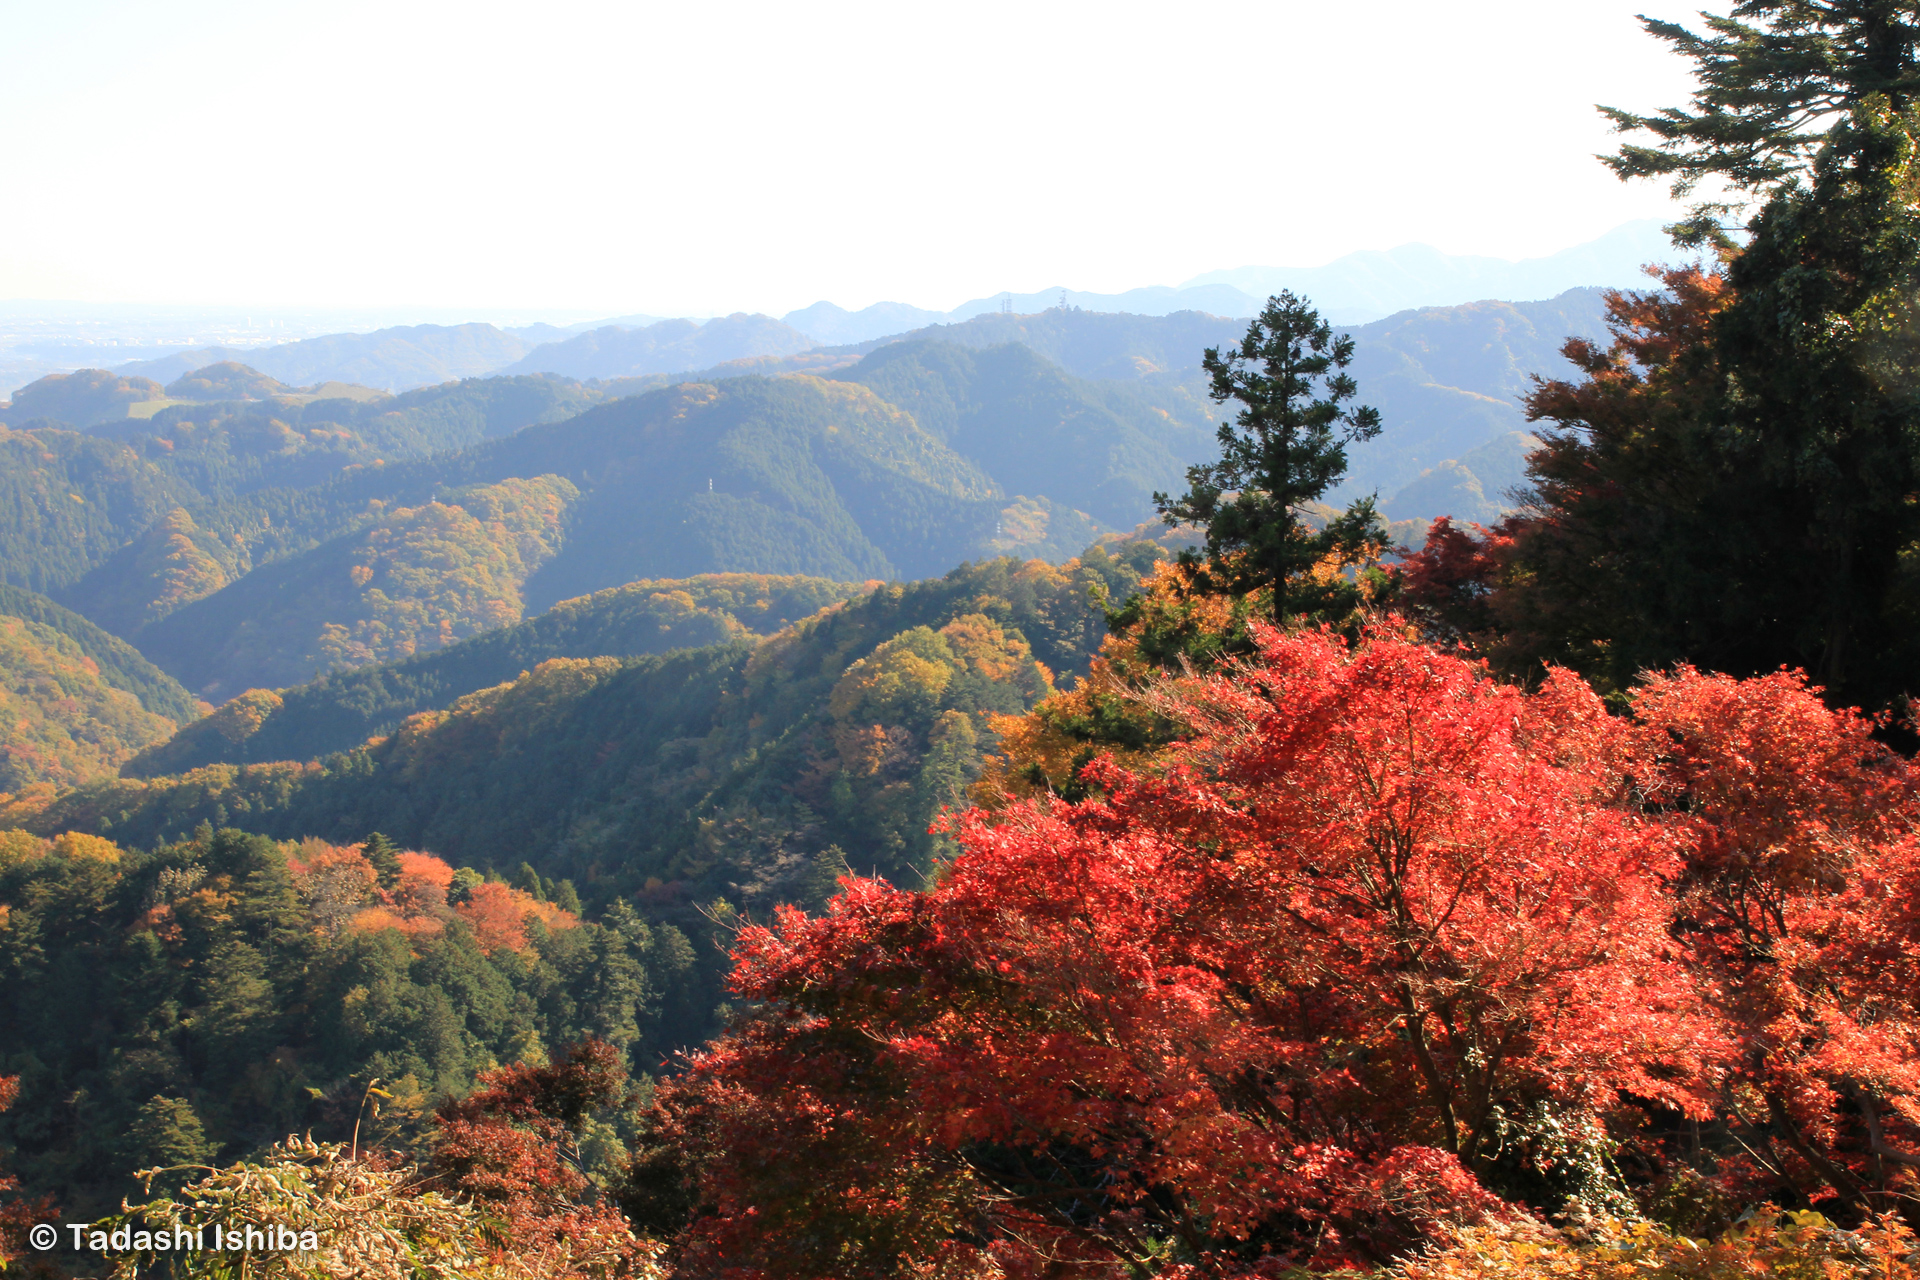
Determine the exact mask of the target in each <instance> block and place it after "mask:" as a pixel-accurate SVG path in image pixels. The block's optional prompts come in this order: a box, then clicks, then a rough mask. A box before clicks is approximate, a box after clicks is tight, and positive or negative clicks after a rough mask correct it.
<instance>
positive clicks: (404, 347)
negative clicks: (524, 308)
mask: <svg viewBox="0 0 1920 1280" xmlns="http://www.w3.org/2000/svg"><path fill="white" fill-rule="evenodd" d="M532 346H533V344H531V343H529V342H527V341H526V340H525V339H523V338H518V337H515V336H514V335H513V334H511V333H507V332H504V331H503V330H500V329H496V328H494V327H493V326H492V325H490V324H459V325H438V324H417V325H401V326H397V327H394V328H390V329H376V330H374V331H373V332H372V333H336V334H330V335H328V336H326V337H321V338H304V339H302V340H301V341H299V342H287V343H282V344H280V345H279V346H273V347H252V348H249V349H247V350H246V351H244V352H239V351H226V350H220V349H211V350H207V351H201V352H194V353H183V354H182V355H178V356H169V357H167V358H165V359H163V360H156V361H136V362H134V363H131V364H127V365H123V366H121V367H120V368H119V369H118V370H116V372H118V373H121V374H123V375H133V374H139V375H144V376H148V377H173V378H177V377H179V376H180V375H181V374H183V373H185V372H187V370H188V369H192V368H198V367H201V366H204V365H207V364H211V363H214V362H216V361H223V360H243V361H244V362H245V363H246V364H247V365H248V366H249V367H251V368H254V369H257V370H259V371H260V372H261V373H264V374H268V375H269V376H271V377H274V378H278V379H279V380H280V381H281V382H284V383H287V384H288V385H291V386H306V385H309V384H311V383H317V382H352V383H358V384H359V385H361V386H367V387H377V388H380V389H381V390H385V391H404V390H408V389H410V388H413V387H425V386H432V385H435V384H437V383H442V382H451V381H454V380H456V379H460V378H473V377H482V376H484V375H486V374H489V373H495V372H498V371H499V370H500V369H502V368H504V367H505V366H507V365H509V364H512V363H513V362H514V361H515V360H518V359H519V358H520V357H521V356H523V355H525V354H526V353H527V352H528V351H530V350H531V349H532ZM183 362H185V363H183Z"/></svg>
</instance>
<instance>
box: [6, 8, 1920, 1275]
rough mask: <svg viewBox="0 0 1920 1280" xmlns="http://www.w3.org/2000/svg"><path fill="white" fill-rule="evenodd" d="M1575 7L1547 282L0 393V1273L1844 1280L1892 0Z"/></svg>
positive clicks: (1917, 1027)
mask: <svg viewBox="0 0 1920 1280" xmlns="http://www.w3.org/2000/svg"><path fill="white" fill-rule="evenodd" d="M1644 22H1645V26H1646V29H1647V33H1648V35H1649V36H1650V38H1652V39H1653V40H1655V41H1657V42H1661V43H1663V44H1664V45H1665V46H1666V47H1667V48H1668V49H1669V50H1670V52H1671V54H1672V55H1673V57H1674V58H1675V59H1677V60H1678V62H1679V63H1680V64H1682V65H1684V66H1686V67H1687V68H1689V69H1690V70H1691V73H1692V75H1693V92H1692V94H1691V96H1690V97H1689V98H1688V99H1687V100H1686V101H1685V102H1683V103H1679V104H1676V105H1673V106H1671V107H1669V108H1667V109H1665V110H1662V111H1658V112H1656V113H1655V114H1652V115H1637V114H1633V113H1629V112H1625V111H1618V110H1612V109H1608V108H1603V110H1606V111H1607V112H1608V115H1609V117H1610V118H1611V121H1612V123H1613V124H1614V125H1615V126H1617V129H1618V132H1619V134H1620V136H1621V138H1622V139H1623V141H1622V142H1621V143H1620V145H1619V149H1618V150H1617V151H1616V152H1614V153H1612V154H1611V155H1609V156H1607V157H1604V158H1603V159H1604V163H1605V164H1606V165H1608V166H1609V167H1610V168H1611V169H1612V170H1613V171H1614V172H1615V173H1616V174H1617V175H1618V177H1619V178H1620V179H1622V180H1623V181H1627V182H1653V183H1660V184H1665V185H1668V186H1670V187H1671V188H1672V189H1673V191H1674V192H1675V193H1676V194H1677V195H1678V196H1680V197H1682V198H1684V199H1686V200H1688V201H1690V202H1691V204H1690V208H1691V210H1692V212H1691V214H1690V215H1689V216H1688V217H1687V218H1686V219H1685V220H1683V221H1680V222H1678V223H1677V224H1675V225H1674V226H1672V227H1670V228H1669V229H1668V231H1669V234H1670V236H1671V239H1672V242H1673V245H1674V253H1673V256H1672V257H1671V258H1670V259H1668V260H1667V261H1666V263H1664V264H1663V265H1657V266H1651V267H1649V268H1648V270H1647V279H1646V282H1645V285H1644V287H1642V288H1639V289H1612V290H1606V291H1597V290H1596V291H1586V292H1583V293H1578V295H1577V296H1576V295H1565V296H1563V298H1562V299H1559V300H1556V303H1555V306H1556V307H1558V308H1559V309H1558V310H1553V309H1548V308H1544V307H1540V306H1536V307H1535V308H1534V309H1533V310H1530V311H1526V312H1524V313H1522V312H1521V311H1519V310H1516V309H1515V307H1514V306H1513V305H1509V304H1502V303H1482V304H1472V305H1470V306H1463V307H1456V308H1447V309H1441V308H1434V309H1430V310H1429V311H1425V312H1420V313H1418V314H1413V313H1409V316H1408V317H1398V316H1396V317H1394V318H1393V321H1392V322H1391V323H1390V324H1382V325H1363V326H1355V325H1336V324H1334V323H1332V322H1330V321H1329V319H1327V318H1326V317H1325V316H1323V314H1322V312H1321V311H1320V310H1319V309H1317V308H1316V306H1315V304H1314V301H1313V300H1312V299H1311V298H1308V297H1303V296H1299V295H1298V294H1296V293H1295V292H1290V291H1282V292H1276V293H1275V294H1274V295H1273V296H1272V297H1270V298H1269V299H1268V300H1267V301H1266V303H1265V305H1264V308H1263V309H1262V310H1261V311H1260V313H1259V314H1258V315H1257V316H1254V317H1252V318H1251V320H1250V321H1249V320H1247V319H1245V318H1244V317H1243V318H1242V319H1237V320H1231V321H1228V320H1222V319H1220V318H1218V317H1213V316H1208V315H1202V314H1200V313H1197V312H1180V313H1176V314H1174V315H1171V316H1165V317H1142V316H1131V315H1096V314H1092V313H1085V312H1079V311H1077V310H1075V309H1073V308H1070V307H1067V306H1065V305H1064V302H1063V304H1062V306H1061V307H1059V308H1057V309H1055V310H1051V311H1047V312H1045V313H1044V314H1038V315H1033V316H1014V315H1012V313H1011V311H1010V310H1009V311H1007V312H1006V313H996V314H994V315H991V316H982V317H978V318H976V319H975V320H972V321H968V322H965V323H956V324H953V325H947V326H940V325H935V326H930V327H928V328H925V329H922V330H917V331H914V332H910V333H905V334H902V335H899V336H898V337H897V338H893V337H890V338H888V339H883V340H875V341H868V342H864V343H861V344H854V345H849V346H845V347H820V346H817V345H807V346H805V347H804V348H803V347H801V346H800V345H799V344H796V343H791V342H787V341H786V340H785V339H784V338H782V337H781V336H780V335H779V334H773V333H772V330H770V329H768V328H767V326H765V325H759V326H758V327H754V326H751V325H747V324H746V320H745V319H743V318H742V317H731V318H729V323H734V322H738V325H737V327H743V328H753V332H754V334H755V335H757V336H755V338H754V341H756V342H760V343H762V344H763V346H764V347H765V349H760V348H755V349H754V350H753V352H752V353H751V354H749V355H746V356H741V357H737V358H733V359H730V360H722V361H716V362H714V363H713V365H712V367H707V368H703V369H699V370H695V371H685V372H678V373H673V374H664V373H653V372H649V373H645V374H638V373H636V374H633V375H631V376H623V377H617V378H603V377H598V376H585V375H584V374H583V375H582V376H574V375H575V374H576V373H581V371H580V370H575V371H574V372H573V373H568V372H565V371H539V370H533V369H531V368H530V367H529V368H522V367H521V366H520V365H517V364H516V365H513V366H512V367H511V368H510V369H507V371H505V372H503V373H501V374H499V375H498V376H486V377H466V378H457V379H454V380H452V381H444V382H440V383H435V384H432V385H425V386H422V387H420V388H417V389H413V390H406V391H403V392H401V393H399V394H392V393H390V392H388V391H386V390H381V389H377V388H373V387H369V386H363V385H359V384H357V383H350V382H345V381H340V380H337V379H331V378H326V379H323V378H320V377H319V376H318V375H316V380H315V381H314V382H313V383H312V385H308V386H294V385H290V384H289V383H286V382H283V381H280V380H279V379H278V378H276V377H270V376H268V375H267V374H266V373H262V372H259V371H257V370H255V369H254V368H252V367H250V366H248V365H246V364H244V363H242V362H241V361H240V360H238V359H232V360H222V361H218V362H212V363H209V364H208V365H206V366H204V367H200V368H197V369H192V370H188V371H185V372H182V373H180V374H179V376H178V377H176V378H175V379H174V380H173V381H171V382H169V383H167V384H165V385H162V384H161V383H160V382H158V381H155V380H151V379H145V378H139V377H134V376H132V375H130V374H128V375H122V374H115V373H111V372H108V371H104V370H91V371H85V372H81V373H71V374H54V375H49V376H47V377H45V378H43V379H41V380H40V381H38V382H35V383H33V384H31V385H29V386H25V387H23V388H22V389H21V390H19V391H18V392H16V393H15V395H14V397H13V400H12V401H11V402H10V404H9V405H0V494H4V499H0V507H4V510H0V564H3V566H4V573H3V574H0V577H4V582H0V711H4V715H3V716H0V724H3V725H4V726H5V734H4V740H3V741H0V1274H5V1275H8V1276H11V1275H16V1274H18V1275H22V1276H40V1277H63V1276H104V1275H111V1276H114V1277H119V1278H124V1280H134V1278H135V1277H141V1276H156V1277H158V1276H166V1277H176V1278H180V1280H185V1278H187V1277H194V1278H205V1280H216V1278H217V1280H227V1278H229V1277H240V1276H271V1277H289V1278H291V1277H349V1276H352V1277H358V1276H368V1277H395V1278H396V1280H398V1278H401V1277H434V1278H445V1280H459V1278H467V1277H471V1278H476V1280H478V1278H482V1277H500V1278H502V1280H505V1278H507V1277H521V1278H525V1280H535V1278H542V1280H548V1278H551V1280H561V1278H575V1277H579V1278H585V1277H601V1278H611V1277H633V1278H636V1280H667V1278H668V1277H674V1278H677V1280H894V1278H898V1280H907V1278H909V1277H912V1278H918V1280H936V1278H937V1280H1143V1278H1146V1277H1160V1278H1164V1280H1253V1278H1255V1277H1266V1278H1269V1280H1275V1278H1279V1277H1295V1278H1296V1280H1299V1278H1303V1277H1306V1276H1310V1275H1345V1276H1349V1277H1355V1278H1356V1280H1357V1278H1359V1277H1368V1278H1371V1280H1506V1278H1509V1277H1512V1278H1518V1277H1532V1276H1563V1277H1571V1278H1574V1280H1627V1278H1628V1277H1636V1278H1638V1277H1653V1278H1660V1277H1664V1278H1668V1280H1735V1278H1736V1277H1739V1278H1746V1277H1763V1276H1766V1277H1780V1278H1782V1280H1787V1278H1799V1277H1807V1278H1813V1277H1820V1278H1830V1277H1860V1278H1861V1280H1866V1278H1867V1277H1882V1278H1886V1280H1892V1278H1894V1277H1907V1278H1909V1280H1910V1278H1911V1277H1914V1276H1916V1275H1920V1235H1917V1234H1916V1233H1917V1232H1920V763H1916V755H1917V754H1920V707H1916V705H1915V702H1914V693H1915V691H1916V689H1920V9H1916V7H1915V6H1914V5H1912V4H1905V3H1894V2H1892V0H1805V2H1800V0H1796V2H1793V3H1789V2H1787V0H1741V2H1740V3H1738V4H1736V5H1734V6H1732V11H1731V16H1726V17H1704V18H1703V19H1702V25H1701V26H1700V27H1699V29H1697V30H1696V29H1693V28H1688V27H1682V26H1676V25H1672V24H1668V23H1664V22H1660V21H1655V20H1651V19H1648V20H1644ZM1581 307H1586V308H1588V310H1589V311H1590V313H1591V314H1590V317H1589V319H1588V320H1581V319H1579V315H1584V314H1587V313H1585V312H1580V311H1579V309H1580V308H1581ZM1503 308H1504V309H1503ZM1576 313H1578V314H1576ZM761 319H764V318H761ZM1523 322H1524V323H1523ZM674 323H675V324H678V325H682V326H683V327H684V329H685V332H684V333H683V332H682V330H681V329H679V328H675V329H673V330H672V333H671V334H667V332H666V330H665V328H662V329H661V331H660V333H656V334H654V335H653V337H651V338H648V339H646V341H647V342H649V343H652V342H655V341H656V339H657V340H658V342H661V343H664V342H666V340H667V338H668V337H672V338H673V340H674V341H675V342H679V343H681V344H682V345H688V344H694V343H695V338H694V337H690V336H688V335H692V334H695V327H694V326H692V325H690V324H686V323H685V322H674ZM711 323H712V324H714V325H716V326H717V325H719V324H720V323H721V322H719V321H714V322H711ZM756 324H757V321H756ZM768 324H772V322H771V321H769V322H768ZM1535 325H1539V326H1549V327H1551V326H1558V327H1557V329H1556V330H1555V332H1554V335H1553V341H1552V345H1551V348H1550V349H1542V348H1539V347H1537V346H1534V347H1530V346H1528V345H1527V339H1526V338H1525V337H1524V334H1523V332H1522V331H1523V330H1527V331H1530V328H1529V327H1530V326H1535ZM1423 326H1424V327H1423ZM633 332H634V333H645V332H651V331H650V330H635V331H633ZM720 332H721V331H720V329H718V328H714V329H712V330H711V331H708V332H707V337H708V338H710V339H712V340H714V341H717V340H718V337H717V335H719V334H720ZM1496 333H1497V335H1498V337H1497V341H1496V338H1495V337H1492V336H1489V335H1492V334H1496ZM769 334H772V336H768V335H769ZM590 336H591V337H592V339H593V341H592V342H590V343H587V344H585V345H584V346H580V344H577V343H576V344H570V349H572V348H573V347H575V346H578V347H579V350H581V351H585V352H587V354H592V353H594V352H597V351H599V350H600V349H601V348H602V347H607V348H609V349H611V348H612V347H613V346H614V345H617V344H620V343H625V344H627V345H628V346H633V345H634V344H636V343H640V342H641V339H640V338H638V337H631V336H628V337H623V336H621V334H620V331H617V330H615V329H613V328H611V327H609V328H606V329H602V330H596V331H594V333H593V334H592V335H590ZM468 340H471V341H478V340H479V339H476V338H473V337H472V335H468ZM783 343H784V344H785V345H781V344H783ZM1447 343H1453V344H1455V345H1453V346H1447V345H1446V344H1447ZM1396 344H1397V345H1396ZM305 345H312V344H305ZM525 346H526V344H524V343H523V344H521V346H519V347H516V348H514V352H513V353H509V354H514V355H515V358H519V357H518V355H517V354H516V353H518V352H519V351H521V350H522V349H523V348H524V347H525ZM1369 346H1372V347H1373V351H1371V352H1370V351H1369ZM1496 346H1498V349H1499V351H1500V352H1501V353H1503V354H1502V355H1501V356H1500V359H1501V360H1504V361H1505V362H1506V363H1507V364H1508V365H1511V366H1512V367H1513V368H1514V369H1517V370H1518V372H1517V373H1515V372H1509V373H1503V374H1501V375H1500V376H1501V377H1508V378H1509V381H1508V382H1506V383H1500V384H1499V386H1500V387H1501V388H1504V394H1505V399H1504V401H1503V400H1501V399H1499V398H1498V397H1495V396H1493V395H1490V394H1485V393H1483V392H1478V391H1476V392H1473V393H1472V394H1468V393H1467V392H1464V391H1462V392H1459V393H1458V394H1455V392H1456V391H1458V388H1456V387H1453V386H1452V384H1447V385H1442V384H1441V382H1440V380H1439V379H1438V378H1437V376H1435V375H1434V374H1433V372H1432V370H1433V369H1437V368H1439V367H1440V364H1441V361H1442V356H1443V355H1444V356H1445V358H1446V359H1456V357H1457V360H1456V362H1459V361H1469V357H1468V356H1464V355H1459V353H1460V352H1473V353H1477V354H1475V355H1473V356H1472V357H1471V359H1480V360H1487V359H1491V357H1489V356H1488V355H1487V353H1488V352H1490V351H1493V350H1494V349H1495V347H1496ZM1443 348H1444V350H1443ZM316 349H317V348H316ZM689 349H691V346H689ZM648 351H649V352H650V353H651V352H652V351H653V347H651V346H649V347H648ZM1383 352H1388V353H1391V354H1392V360H1391V361H1389V360H1388V359H1387V357H1386V356H1384V355H1382V354H1381V353H1383ZM1422 352H1424V353H1426V354H1425V355H1424V356H1423V357H1421V358H1424V359H1427V360H1428V361H1429V363H1428V364H1427V365H1419V364H1417V362H1416V361H1415V359H1414V355H1412V354H1409V353H1422ZM1436 352H1439V353H1440V354H1435V353H1436ZM1447 353H1453V354H1447ZM287 358H288V359H290V358H291V357H287ZM315 358H316V359H317V358H319V357H315ZM585 358H586V357H585V356H584V355H583V356H581V359H583V360H584V359H585ZM649 358H652V357H651V355H650V357H649ZM662 358H664V357H662ZM1396 362H1397V363H1396ZM1469 362H1470V361H1469ZM522 363H524V360H523V361H522ZM288 367H291V366H288ZM583 368H584V366H583ZM1395 369H1398V370H1399V372H1398V373H1396V372H1394V370H1395ZM279 376H280V377H282V378H284V377H288V376H291V375H290V374H288V373H287V372H284V371H283V372H282V373H281V374H280V375H279ZM1464 376H1465V375H1462V377H1464ZM1461 385H1465V384H1464V382H1463V383H1462V384H1461ZM1476 385H1479V384H1476ZM1486 385H1488V386H1493V385H1494V384H1493V383H1491V382H1490V383H1487V384H1486ZM1482 402H1484V403H1482ZM1488 405H1492V406H1494V407H1493V408H1488V407H1487V406H1488ZM1503 414H1510V415H1512V417H1513V419H1514V420H1513V421H1511V422H1509V421H1508V420H1507V418H1506V417H1502V416H1500V415H1503ZM1223 419H1224V420H1223ZM1469 445H1470V446H1472V448H1471V450H1470V449H1469V448H1468V446H1469ZM1396 451H1397V452H1396ZM1396 468H1397V470H1396ZM1476 468H1477V469H1478V473H1477V474H1476V471H1475V469H1476ZM1503 468H1505V470H1503ZM1460 477H1465V479H1460ZM1500 477H1504V481H1503V482H1505V483H1506V484H1507V487H1506V488H1505V489H1504V490H1502V489H1501V488H1500V487H1499V485H1498V484H1496V483H1495V479H1496V478H1500ZM1448 485H1452V486H1453V487H1452V488H1451V489H1449V488H1446V486H1448ZM1383 491H1384V492H1386V494H1387V496H1385V497H1383V496H1382V492H1383ZM1435 494H1440V495H1443V498H1435V497H1434V496H1433V495H1435ZM1408 495H1412V496H1408ZM1441 500H1444V501H1446V502H1447V503H1448V504H1450V505H1449V506H1448V508H1447V510H1446V512H1445V513H1444V514H1439V515H1438V516H1437V518H1435V517H1434V516H1433V515H1432V514H1429V512H1430V511H1432V510H1434V508H1430V507H1423V508H1420V511H1421V514H1420V515H1419V516H1418V517H1417V518H1416V517H1414V516H1410V515H1408V514H1407V512H1409V511H1412V510H1414V509H1415V508H1414V505H1413V504H1415V503H1417V502H1430V501H1441ZM49 1223H52V1224H60V1225H59V1226H58V1230H57V1232H56V1235H55V1236H54V1237H52V1238H51V1240H52V1242H51V1243H49V1238H48V1237H45V1236H43V1235H41V1234H39V1233H38V1232H37V1231H36V1227H37V1225H39V1224H49ZM211 1223H224V1224H228V1225H233V1224H240V1223H249V1224H255V1225H258V1226H261V1227H265V1228H271V1230H273V1231H284V1232H285V1233H286V1234H285V1239H284V1241H282V1242H279V1243H276V1237H274V1236H272V1235H271V1232H270V1233H269V1234H268V1235H267V1236H264V1237H262V1240H261V1242H260V1243H254V1242H252V1241H251V1240H242V1242H241V1243H239V1244H237V1245H222V1244H216V1245H215V1246H214V1247H212V1248H209V1247H207V1246H206V1243H205V1237H204V1234H202V1235H201V1236H199V1237H196V1236H195V1232H196V1231H200V1232H204V1230H205V1229H206V1227H207V1224H211Z"/></svg>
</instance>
